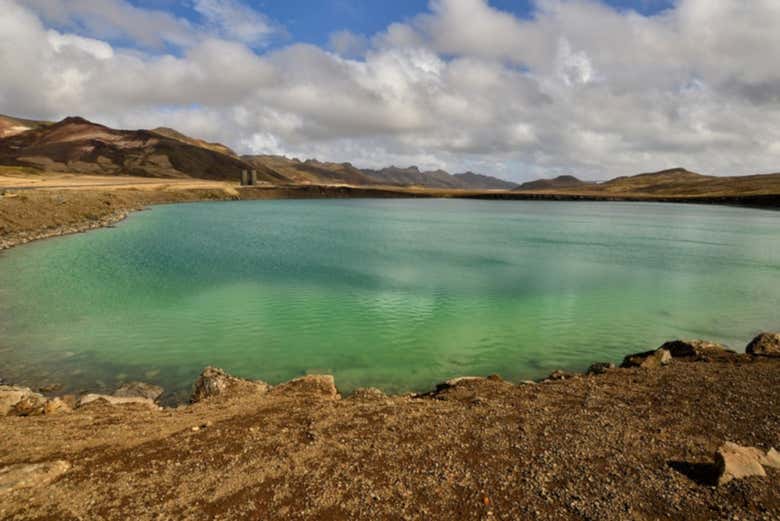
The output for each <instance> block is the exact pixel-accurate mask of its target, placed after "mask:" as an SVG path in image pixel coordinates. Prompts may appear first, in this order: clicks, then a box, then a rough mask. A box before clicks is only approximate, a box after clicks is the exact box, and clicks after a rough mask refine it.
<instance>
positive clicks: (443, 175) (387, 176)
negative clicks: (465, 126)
mask: <svg viewBox="0 0 780 521" xmlns="http://www.w3.org/2000/svg"><path fill="white" fill-rule="evenodd" d="M363 173H364V174H366V175H368V176H370V177H371V178H373V179H374V180H375V181H376V182H377V184H380V185H395V186H422V187H426V188H462V186H461V185H460V183H459V182H458V180H457V179H455V178H454V177H453V176H452V175H450V174H448V173H447V172H445V171H444V170H434V171H431V172H421V171H420V169H419V168H417V167H416V166H410V167H408V168H399V167H397V166H390V167H387V168H382V169H381V170H372V169H363Z"/></svg>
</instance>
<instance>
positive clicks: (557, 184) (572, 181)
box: [515, 175, 589, 191]
mask: <svg viewBox="0 0 780 521" xmlns="http://www.w3.org/2000/svg"><path fill="white" fill-rule="evenodd" d="M588 184H589V183H586V182H585V181H581V180H579V179H577V178H576V177H574V176H571V175H560V176H558V177H556V178H553V179H538V180H536V181H529V182H527V183H523V184H521V185H520V186H517V187H516V188H515V190H518V191H520V190H523V191H528V190H555V189H561V188H581V187H583V186H587V185H588Z"/></svg>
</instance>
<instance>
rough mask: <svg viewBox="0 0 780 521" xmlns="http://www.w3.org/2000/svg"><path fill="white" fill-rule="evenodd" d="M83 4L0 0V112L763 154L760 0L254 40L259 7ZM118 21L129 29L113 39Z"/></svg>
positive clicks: (718, 161)
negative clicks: (322, 42) (273, 42)
mask: <svg viewBox="0 0 780 521" xmlns="http://www.w3.org/2000/svg"><path fill="white" fill-rule="evenodd" d="M99 4H100V5H101V6H104V9H103V10H101V11H99V12H98V11H95V6H96V5H98V2H95V3H91V2H90V1H89V0H51V1H50V2H49V1H47V2H41V1H40V0H29V1H25V2H21V1H20V0H0V12H3V17H0V63H2V70H3V74H2V75H1V76H0V112H3V113H12V114H17V115H20V116H30V117H40V118H57V117H61V116H64V115H67V114H68V113H79V114H81V115H84V116H86V117H89V118H93V119H97V120H100V121H103V122H106V123H108V124H113V125H117V126H123V127H150V126H158V125H166V126H172V127H175V128H179V129H180V130H182V131H184V132H188V133H191V134H193V135H197V136H199V137H203V138H206V139H210V140H219V141H223V142H225V143H226V144H228V145H231V146H233V147H235V148H237V149H238V150H239V151H242V152H251V151H255V152H272V153H285V154H290V155H297V156H301V157H319V158H321V159H325V160H334V161H351V162H353V163H355V164H358V165H365V166H383V165H387V164H401V165H406V164H411V163H417V164H418V165H419V166H421V167H424V168H447V169H449V170H452V171H464V170H469V169H471V170H476V171H481V172H484V173H488V174H490V173H493V174H499V175H502V176H504V177H508V178H512V179H516V180H522V179H528V178H532V177H536V176H539V175H557V174H559V173H573V174H576V175H580V176H582V177H585V178H592V179H599V178H606V177H609V176H614V175H621V174H632V173H636V172H640V171H649V170H653V169H660V168H665V167H671V166H678V165H682V166H686V167H688V168H691V169H695V170H699V171H702V172H705V173H714V174H736V173H751V172H762V171H763V172H769V171H776V170H777V169H778V166H780V165H779V164H778V161H779V160H780V153H779V152H778V150H780V95H779V94H778V92H780V70H778V69H777V68H776V67H772V66H771V64H773V63H774V61H775V59H776V56H777V54H778V52H780V33H778V32H777V31H776V30H775V28H776V27H778V26H780V8H778V7H777V3H776V2H775V1H774V0H755V1H753V2H749V3H746V2H742V1H738V0H721V1H719V2H712V1H710V0H679V1H678V2H677V3H676V4H675V5H674V6H673V7H672V8H670V9H667V10H665V11H663V12H661V13H659V14H656V15H653V16H645V15H642V14H639V13H637V12H634V11H631V10H619V11H618V10H615V9H613V8H610V7H608V6H606V5H605V4H603V3H600V2H597V1H595V0H539V1H537V2H536V4H535V9H534V11H533V12H532V14H531V16H530V17H529V18H527V19H520V18H517V17H515V16H514V15H512V14H510V13H507V12H503V11H500V10H498V9H495V8H493V7H492V6H491V5H489V4H488V3H487V2H486V1H485V0H434V1H433V2H431V4H430V9H429V10H428V11H427V12H424V13H421V14H420V15H419V16H417V17H414V18H412V19H410V20H408V21H406V22H404V23H395V24H391V25H389V26H388V27H387V28H386V29H385V30H384V31H382V32H380V33H378V34H374V35H367V36H359V35H355V34H353V33H350V32H346V31H342V32H339V33H335V34H334V35H332V36H331V39H330V44H329V47H328V49H323V48H319V47H316V46H312V45H302V44H296V43H291V44H289V45H286V46H275V47H272V48H266V47H263V45H264V44H265V43H266V42H268V41H269V40H268V39H269V38H274V37H275V34H276V35H278V33H274V28H273V23H272V22H270V21H269V20H268V19H267V18H266V17H264V16H262V15H260V14H259V13H257V12H256V11H254V10H251V11H252V12H251V13H250V12H249V11H244V9H249V8H247V7H246V5H245V4H242V3H239V2H237V1H236V0H233V1H230V2H225V1H219V2H217V1H216V0H196V1H195V2H194V3H193V4H192V5H193V7H194V8H195V9H198V10H199V12H200V13H201V16H202V19H203V20H202V23H201V22H187V21H183V20H180V19H177V18H175V17H173V16H171V15H169V14H167V13H165V12H162V11H155V10H148V9H140V8H136V7H133V6H131V5H130V4H127V3H126V2H124V1H123V0H106V1H105V2H102V1H101V2H99ZM106 6H107V7H106ZM126 9H129V10H127V11H126ZM114 11H115V12H114ZM116 13H128V14H129V15H132V16H133V17H135V20H141V22H138V23H144V22H148V24H150V25H151V26H156V27H163V28H165V31H163V32H159V31H154V30H148V27H139V26H137V25H136V24H130V23H128V22H127V21H124V20H120V19H119V18H118V17H117V14H116ZM253 17H254V18H253ZM246 20H256V21H258V23H257V24H255V23H251V24H248V25H245V24H243V22H244V21H246ZM197 23H200V24H201V25H196V24H197ZM155 24H156V25H155ZM131 25H132V26H131ZM103 33H111V34H109V35H106V34H103ZM101 34H103V35H102V36H101ZM115 34H121V35H122V38H124V39H132V40H134V41H137V42H138V45H135V46H129V45H125V44H122V45H119V44H116V43H114V45H112V44H111V42H114V39H115V36H112V35H115ZM174 41H178V42H184V43H182V44H173V43H172V42H174ZM150 45H163V46H171V45H178V47H177V51H176V52H173V53H167V52H166V51H164V50H163V51H160V50H152V49H150V48H149V46H150ZM133 47H135V48H133ZM258 49H261V50H258Z"/></svg>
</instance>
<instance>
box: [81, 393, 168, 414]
mask: <svg viewBox="0 0 780 521" xmlns="http://www.w3.org/2000/svg"><path fill="white" fill-rule="evenodd" d="M100 400H102V401H105V402H108V403H109V404H110V405H129V404H138V405H143V406H146V407H149V408H150V409H155V410H157V409H159V408H160V407H159V406H158V405H157V404H156V403H154V402H153V401H152V400H150V399H149V398H140V397H137V396H136V397H122V396H109V395H107V394H86V395H84V396H82V397H81V399H80V400H79V405H78V406H79V407H84V406H85V405H87V404H90V403H93V402H97V401H100Z"/></svg>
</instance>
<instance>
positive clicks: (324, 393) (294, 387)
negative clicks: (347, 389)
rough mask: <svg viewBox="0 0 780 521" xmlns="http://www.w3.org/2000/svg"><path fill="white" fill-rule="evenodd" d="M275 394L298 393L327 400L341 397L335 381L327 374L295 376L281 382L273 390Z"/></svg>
mask: <svg viewBox="0 0 780 521" xmlns="http://www.w3.org/2000/svg"><path fill="white" fill-rule="evenodd" d="M273 392H274V393H277V394H299V395H306V396H312V397H317V398H325V399H328V400H338V399H340V398H341V395H340V394H339V392H338V390H337V389H336V381H335V379H334V378H333V376H331V375H329V374H313V375H306V376H301V377H300V378H295V379H294V380H290V381H289V382H286V383H283V384H281V385H279V386H277V387H275V388H274V390H273Z"/></svg>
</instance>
